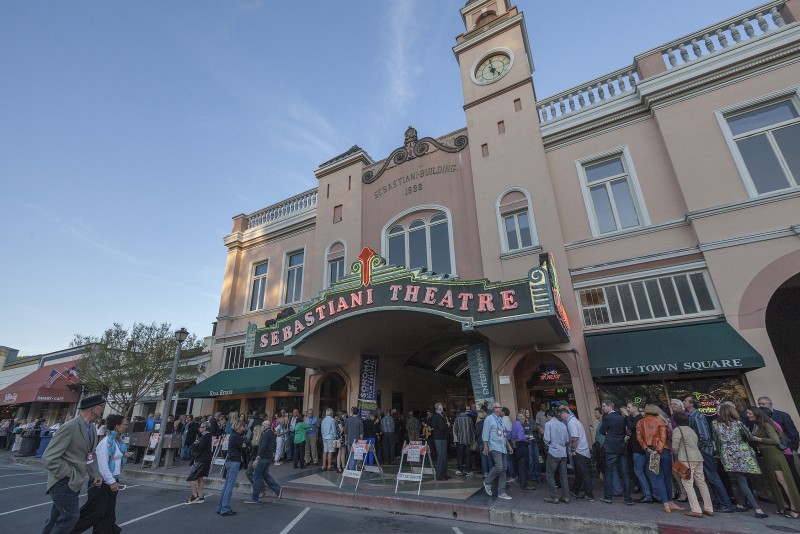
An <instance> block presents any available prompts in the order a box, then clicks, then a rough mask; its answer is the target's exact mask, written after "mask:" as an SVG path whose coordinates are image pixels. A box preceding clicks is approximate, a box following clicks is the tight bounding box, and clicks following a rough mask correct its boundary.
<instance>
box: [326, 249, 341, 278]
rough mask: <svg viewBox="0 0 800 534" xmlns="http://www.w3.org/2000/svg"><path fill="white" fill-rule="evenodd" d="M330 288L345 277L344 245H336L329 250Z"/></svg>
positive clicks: (328, 274) (328, 272)
mask: <svg viewBox="0 0 800 534" xmlns="http://www.w3.org/2000/svg"><path fill="white" fill-rule="evenodd" d="M326 275H327V277H328V286H332V285H333V284H335V283H336V282H338V281H339V280H340V279H341V278H342V277H343V276H344V244H343V243H341V242H337V243H334V244H333V245H331V246H330V248H329V249H328V271H327V273H326Z"/></svg>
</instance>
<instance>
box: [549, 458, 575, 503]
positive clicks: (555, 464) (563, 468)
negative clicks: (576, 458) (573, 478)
mask: <svg viewBox="0 0 800 534" xmlns="http://www.w3.org/2000/svg"><path fill="white" fill-rule="evenodd" d="M545 469H546V470H547V488H548V489H549V490H550V497H551V498H553V499H558V488H556V478H555V474H556V469H558V471H559V480H560V482H561V498H562V499H569V494H568V493H567V492H568V491H569V481H568V480H567V457H566V456H564V457H562V458H556V457H555V456H553V455H552V454H548V455H547V460H546V461H545Z"/></svg>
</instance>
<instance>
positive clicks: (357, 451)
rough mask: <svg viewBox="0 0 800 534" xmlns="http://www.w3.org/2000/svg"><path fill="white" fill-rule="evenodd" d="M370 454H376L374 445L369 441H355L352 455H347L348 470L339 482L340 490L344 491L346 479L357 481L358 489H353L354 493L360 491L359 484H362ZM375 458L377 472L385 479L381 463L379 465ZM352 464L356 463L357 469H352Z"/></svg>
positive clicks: (351, 451) (351, 448) (351, 446)
mask: <svg viewBox="0 0 800 534" xmlns="http://www.w3.org/2000/svg"><path fill="white" fill-rule="evenodd" d="M370 449H372V450H370ZM370 452H374V445H372V444H371V443H370V442H369V441H367V440H363V439H361V440H353V443H352V445H350V453H349V454H348V455H347V464H346V466H345V467H346V469H345V470H344V472H342V480H341V482H339V489H342V485H343V484H344V479H345V478H354V479H355V480H356V487H355V488H354V489H353V493H355V492H357V491H358V484H359V483H360V482H361V474H362V473H363V472H364V471H365V470H366V469H367V466H365V465H364V460H365V459H366V458H367V455H368V454H369V453H370ZM373 456H375V463H376V464H377V470H378V471H379V472H380V474H381V478H383V469H382V468H381V465H380V463H378V458H377V456H376V455H373ZM351 462H353V463H355V469H350V464H351Z"/></svg>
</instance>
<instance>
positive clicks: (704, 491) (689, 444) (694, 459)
mask: <svg viewBox="0 0 800 534" xmlns="http://www.w3.org/2000/svg"><path fill="white" fill-rule="evenodd" d="M672 417H673V419H674V420H675V423H676V424H677V426H676V427H675V430H674V431H673V432H672V449H673V450H674V451H675V458H676V459H677V460H680V461H681V462H683V463H684V464H686V465H687V466H688V467H689V472H690V473H691V478H689V479H688V480H687V479H683V478H682V479H681V484H683V488H684V490H686V495H687V497H688V498H689V506H691V508H692V511H691V512H686V514H684V515H688V516H689V517H703V514H705V515H709V516H712V515H714V505H713V504H712V502H711V494H710V493H709V492H708V486H707V485H706V477H705V475H704V474H703V455H702V454H701V453H700V448H699V447H698V446H697V433H696V432H695V431H694V430H692V428H691V427H690V426H689V417H688V416H687V415H686V414H685V413H683V412H675V413H673V416H672ZM692 485H694V486H697V489H699V490H700V496H701V497H702V498H703V509H702V510H701V509H700V502H699V501H698V500H697V494H696V493H695V491H694V487H692Z"/></svg>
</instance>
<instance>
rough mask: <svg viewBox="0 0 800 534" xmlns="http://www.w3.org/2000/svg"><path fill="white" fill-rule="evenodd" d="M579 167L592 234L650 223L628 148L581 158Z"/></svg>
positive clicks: (606, 232)
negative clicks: (606, 154)
mask: <svg viewBox="0 0 800 534" xmlns="http://www.w3.org/2000/svg"><path fill="white" fill-rule="evenodd" d="M578 168H579V172H580V174H581V181H582V185H583V195H584V200H585V202H586V208H587V210H588V212H589V219H590V225H591V227H592V233H593V234H594V235H596V236H597V235H602V234H608V233H612V232H619V231H622V230H629V229H632V228H638V227H641V226H644V225H646V224H649V222H648V221H647V214H646V212H645V210H644V206H643V201H642V198H641V192H640V191H639V184H638V183H637V181H636V176H635V173H634V172H633V169H632V164H631V160H630V157H629V155H628V153H627V150H622V151H621V152H617V153H615V154H613V155H610V156H606V157H601V158H593V159H591V160H583V161H580V162H579V167H578Z"/></svg>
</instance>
